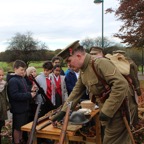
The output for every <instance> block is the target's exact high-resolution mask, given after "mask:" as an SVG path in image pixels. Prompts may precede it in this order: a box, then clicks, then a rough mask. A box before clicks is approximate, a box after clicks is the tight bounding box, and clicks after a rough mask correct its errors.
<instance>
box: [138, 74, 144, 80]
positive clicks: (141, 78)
mask: <svg viewBox="0 0 144 144" xmlns="http://www.w3.org/2000/svg"><path fill="white" fill-rule="evenodd" d="M138 78H139V80H144V73H143V74H142V72H138Z"/></svg>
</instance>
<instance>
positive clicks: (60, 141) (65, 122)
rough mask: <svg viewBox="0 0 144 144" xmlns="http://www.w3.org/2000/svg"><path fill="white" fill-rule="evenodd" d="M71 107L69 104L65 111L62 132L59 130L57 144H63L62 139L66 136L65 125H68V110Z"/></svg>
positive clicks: (70, 103)
mask: <svg viewBox="0 0 144 144" xmlns="http://www.w3.org/2000/svg"><path fill="white" fill-rule="evenodd" d="M71 105H72V102H69V103H68V107H67V110H66V115H65V118H64V122H63V126H62V130H61V134H60V139H59V144H63V143H64V139H65V136H66V130H67V125H68V120H69V113H70V110H71Z"/></svg>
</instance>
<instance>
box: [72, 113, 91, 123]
mask: <svg viewBox="0 0 144 144" xmlns="http://www.w3.org/2000/svg"><path fill="white" fill-rule="evenodd" d="M88 121H89V119H87V118H86V117H85V115H84V113H82V112H78V111H75V112H73V113H72V114H71V116H70V122H71V123H72V124H85V123H87V122H88Z"/></svg>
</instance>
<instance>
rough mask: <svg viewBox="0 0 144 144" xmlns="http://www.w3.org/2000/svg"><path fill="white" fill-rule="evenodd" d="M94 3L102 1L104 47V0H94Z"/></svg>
mask: <svg viewBox="0 0 144 144" xmlns="http://www.w3.org/2000/svg"><path fill="white" fill-rule="evenodd" d="M94 3H95V4H98V3H102V48H104V0H94Z"/></svg>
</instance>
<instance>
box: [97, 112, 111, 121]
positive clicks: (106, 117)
mask: <svg viewBox="0 0 144 144" xmlns="http://www.w3.org/2000/svg"><path fill="white" fill-rule="evenodd" d="M99 119H100V121H108V120H110V117H108V116H107V115H105V114H104V113H103V112H100V114H99Z"/></svg>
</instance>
